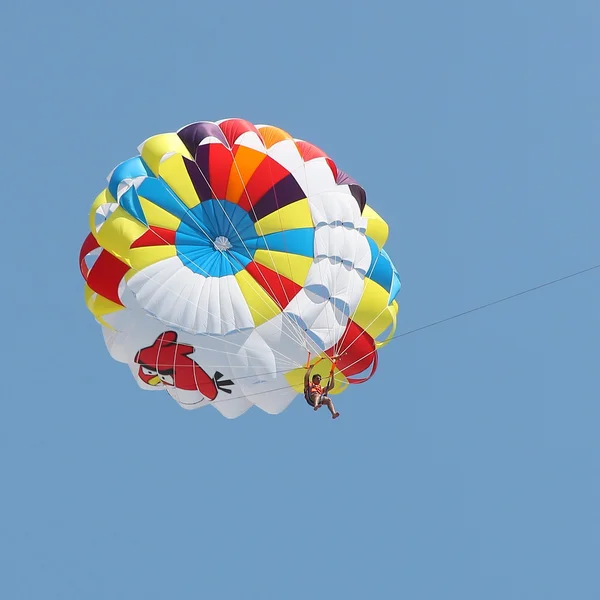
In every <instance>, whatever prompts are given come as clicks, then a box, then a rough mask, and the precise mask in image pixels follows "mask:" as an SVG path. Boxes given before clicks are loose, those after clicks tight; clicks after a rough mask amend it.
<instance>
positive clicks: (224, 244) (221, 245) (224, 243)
mask: <svg viewBox="0 0 600 600" xmlns="http://www.w3.org/2000/svg"><path fill="white" fill-rule="evenodd" d="M213 244H214V247H215V248H216V249H217V250H219V251H220V252H225V251H227V250H229V248H231V242H230V241H229V238H226V237H225V236H224V235H220V236H218V237H217V239H216V240H215V241H214V242H213Z"/></svg>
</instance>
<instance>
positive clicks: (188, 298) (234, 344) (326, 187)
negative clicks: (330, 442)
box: [79, 118, 400, 418]
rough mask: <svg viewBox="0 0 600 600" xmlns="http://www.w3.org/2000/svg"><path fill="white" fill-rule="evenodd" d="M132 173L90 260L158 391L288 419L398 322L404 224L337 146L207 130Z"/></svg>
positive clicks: (225, 410) (124, 178) (162, 149)
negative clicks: (306, 390) (398, 244)
mask: <svg viewBox="0 0 600 600" xmlns="http://www.w3.org/2000/svg"><path fill="white" fill-rule="evenodd" d="M138 152H139V155H138V156H136V157H134V158H131V159H129V160H126V161H125V162H123V163H121V164H120V165H118V166H117V167H116V168H115V169H114V170H113V171H112V173H110V175H109V176H108V178H107V180H108V185H107V187H106V188H105V189H104V190H103V191H102V192H101V193H100V194H99V195H98V197H97V198H96V200H95V202H94V203H93V205H92V209H91V212H90V224H89V227H90V233H89V234H88V236H87V238H86V239H85V241H84V243H83V245H82V247H81V251H80V257H79V262H80V269H81V273H82V275H83V278H84V280H85V288H84V290H85V291H84V295H85V302H86V305H87V308H88V309H89V310H90V311H91V313H92V314H93V315H94V317H95V319H96V320H97V322H98V323H99V324H100V326H101V328H102V333H103V337H104V342H105V344H106V347H107V349H108V352H109V354H110V356H111V357H112V358H113V359H115V360H116V361H119V362H122V363H125V364H127V365H128V366H129V368H130V369H131V372H132V374H133V377H134V378H135V380H136V382H137V383H138V385H139V386H140V387H141V388H143V389H144V390H150V391H157V390H166V391H167V392H168V393H169V395H170V396H171V397H172V398H173V399H174V400H175V401H176V402H177V403H178V404H179V405H181V406H182V407H183V408H186V409H196V408H201V407H203V406H208V405H212V406H214V407H215V408H216V409H217V410H218V411H219V412H220V413H221V414H223V415H224V416H225V417H227V418H236V417H238V416H240V415H241V414H243V413H245V412H246V411H247V410H248V409H249V408H250V407H252V406H253V405H254V406H257V407H258V408H260V409H262V410H263V411H265V412H267V413H270V414H278V413H281V412H282V411H283V410H285V409H286V408H287V407H288V406H289V404H290V403H291V402H292V401H293V399H294V398H295V397H296V396H297V395H298V394H302V392H303V378H304V374H305V373H306V367H307V366H308V365H314V370H313V372H314V373H320V374H321V375H322V376H323V377H327V376H328V375H329V374H330V373H333V375H334V377H335V379H336V387H335V388H334V390H332V393H341V392H343V391H344V390H346V389H348V387H349V386H350V385H354V384H359V383H363V382H365V381H367V380H368V379H370V377H372V376H373V374H374V373H375V371H376V369H377V351H378V349H379V348H381V347H382V346H383V345H385V343H387V341H389V339H390V338H391V337H392V336H393V334H394V331H395V328H396V319H397V313H398V304H397V301H396V300H395V298H396V296H397V294H398V292H399V290H400V278H399V275H398V272H397V271H396V269H395V267H394V265H393V264H392V261H391V260H390V257H389V256H388V255H387V253H386V252H385V250H384V249H383V246H384V244H385V242H386V240H387V237H388V225H387V224H386V223H385V221H384V220H383V219H382V218H381V217H380V216H379V215H378V214H377V213H376V212H375V210H373V209H372V208H371V207H370V206H369V205H368V204H367V203H366V193H365V191H364V189H363V188H362V187H361V186H360V185H358V184H357V183H356V182H355V181H354V180H353V179H352V178H351V177H350V176H349V175H347V174H346V173H344V172H343V171H341V170H340V169H338V167H337V166H336V164H335V163H334V162H333V160H332V159H331V158H329V157H328V156H327V155H326V154H325V152H323V151H322V150H320V149H319V148H317V147H316V146H314V145H312V144H310V143H308V142H306V141H302V140H299V139H295V138H292V136H291V135H289V134H288V133H286V132H285V131H283V130H281V129H279V128H277V127H273V126H269V125H256V126H255V125H253V124H251V123H249V122H248V121H245V120H243V119H237V118H234V119H226V120H223V121H217V122H208V121H202V122H198V123H193V124H190V125H187V126H185V127H183V128H182V129H180V130H179V131H177V132H175V133H164V134H159V135H155V136H153V137H150V138H149V139H147V140H146V141H145V142H143V143H142V144H141V145H140V146H139V147H138Z"/></svg>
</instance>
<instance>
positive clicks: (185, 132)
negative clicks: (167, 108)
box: [177, 121, 229, 156]
mask: <svg viewBox="0 0 600 600" xmlns="http://www.w3.org/2000/svg"><path fill="white" fill-rule="evenodd" d="M177 135H178V136H179V139H180V140H181V141H182V142H183V143H184V144H185V147H186V148H187V149H188V152H189V153H190V154H191V155H192V156H194V154H195V153H196V148H198V146H199V145H200V142H202V140H203V139H205V138H207V137H210V136H212V137H216V138H217V139H218V140H220V141H221V142H222V143H223V144H224V145H225V147H226V148H229V144H228V143H227V139H226V138H225V135H224V134H223V132H222V131H221V129H220V128H219V126H218V125H216V124H215V123H211V122H210V121H200V122H199V123H192V124H191V125H187V126H186V127H184V128H183V129H181V130H180V131H179V132H178V133H177Z"/></svg>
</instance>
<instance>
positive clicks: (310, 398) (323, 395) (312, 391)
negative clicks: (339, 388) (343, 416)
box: [304, 365, 340, 419]
mask: <svg viewBox="0 0 600 600" xmlns="http://www.w3.org/2000/svg"><path fill="white" fill-rule="evenodd" d="M314 366H315V365H312V366H311V367H310V368H307V370H306V375H305V376H304V398H305V399H306V402H308V404H310V405H311V406H312V407H313V408H314V410H319V408H321V406H323V405H325V406H326V407H327V408H328V409H329V412H330V413H331V418H332V419H337V418H338V417H339V416H340V413H339V412H336V410H335V406H334V405H333V402H332V400H331V398H330V397H329V396H328V395H327V392H329V390H331V389H333V388H334V387H335V378H334V376H333V367H332V368H331V373H330V374H329V381H328V382H327V385H326V386H325V388H323V387H321V376H320V375H319V374H318V373H316V374H315V375H313V377H312V381H311V379H310V373H311V371H312V370H313V367H314Z"/></svg>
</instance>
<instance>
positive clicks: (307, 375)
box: [304, 365, 314, 389]
mask: <svg viewBox="0 0 600 600" xmlns="http://www.w3.org/2000/svg"><path fill="white" fill-rule="evenodd" d="M313 367H314V365H312V366H311V367H310V369H307V371H306V375H304V389H307V388H308V383H309V381H310V373H311V371H312V370H313Z"/></svg>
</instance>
